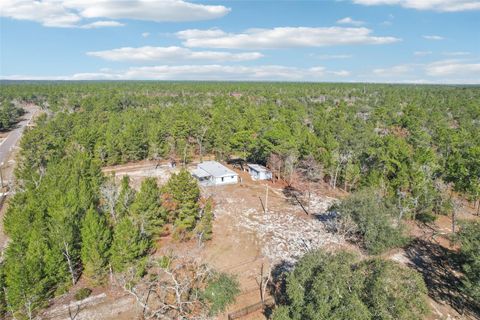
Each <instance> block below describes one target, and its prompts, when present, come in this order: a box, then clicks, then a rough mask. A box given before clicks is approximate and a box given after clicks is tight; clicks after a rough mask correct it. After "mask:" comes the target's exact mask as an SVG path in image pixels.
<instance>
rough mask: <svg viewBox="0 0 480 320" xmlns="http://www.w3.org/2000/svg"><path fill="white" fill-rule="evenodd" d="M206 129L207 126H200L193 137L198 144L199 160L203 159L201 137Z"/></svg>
mask: <svg viewBox="0 0 480 320" xmlns="http://www.w3.org/2000/svg"><path fill="white" fill-rule="evenodd" d="M207 130H208V127H207V126H203V127H202V128H200V131H199V132H198V134H197V135H196V137H195V139H196V141H197V144H198V151H199V153H200V162H202V160H203V139H204V137H205V134H206V133H207Z"/></svg>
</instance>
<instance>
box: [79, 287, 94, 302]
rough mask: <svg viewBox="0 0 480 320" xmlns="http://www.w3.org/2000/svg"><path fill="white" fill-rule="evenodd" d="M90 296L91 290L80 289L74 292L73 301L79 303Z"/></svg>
mask: <svg viewBox="0 0 480 320" xmlns="http://www.w3.org/2000/svg"><path fill="white" fill-rule="evenodd" d="M91 294H92V290H91V289H89V288H81V289H78V291H77V292H75V300H77V301H80V300H83V299H86V298H88V297H89V296H90V295H91Z"/></svg>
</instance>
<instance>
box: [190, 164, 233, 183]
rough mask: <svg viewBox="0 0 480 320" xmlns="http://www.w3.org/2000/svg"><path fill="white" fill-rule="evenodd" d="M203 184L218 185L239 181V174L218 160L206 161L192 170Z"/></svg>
mask: <svg viewBox="0 0 480 320" xmlns="http://www.w3.org/2000/svg"><path fill="white" fill-rule="evenodd" d="M192 175H193V176H194V177H195V178H197V180H198V181H199V182H200V184H201V185H204V186H218V185H224V184H234V183H237V182H238V174H237V173H236V172H235V171H232V170H230V169H228V168H227V167H225V166H224V165H222V164H221V163H219V162H217V161H204V162H202V163H199V164H198V165H197V168H196V169H194V170H193V171H192Z"/></svg>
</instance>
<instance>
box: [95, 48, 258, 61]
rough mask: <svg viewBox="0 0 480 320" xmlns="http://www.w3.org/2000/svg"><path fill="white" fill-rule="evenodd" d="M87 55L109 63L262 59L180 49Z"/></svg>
mask: <svg viewBox="0 0 480 320" xmlns="http://www.w3.org/2000/svg"><path fill="white" fill-rule="evenodd" d="M87 55H89V56H93V57H98V58H102V59H105V60H111V61H136V62H144V61H161V60H169V61H173V60H213V61H247V60H255V59H259V58H261V57H263V55H262V54H261V53H259V52H244V53H231V52H223V51H193V50H190V49H187V48H181V47H175V46H171V47H150V46H145V47H138V48H132V47H124V48H118V49H112V50H104V51H92V52H87Z"/></svg>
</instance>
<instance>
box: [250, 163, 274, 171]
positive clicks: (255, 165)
mask: <svg viewBox="0 0 480 320" xmlns="http://www.w3.org/2000/svg"><path fill="white" fill-rule="evenodd" d="M247 166H248V167H249V168H252V169H253V170H255V171H258V172H268V171H269V170H268V169H267V168H266V167H264V166H262V165H259V164H256V163H249V164H247Z"/></svg>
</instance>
